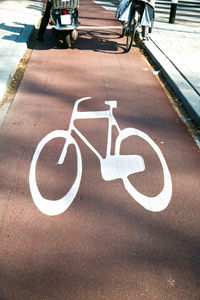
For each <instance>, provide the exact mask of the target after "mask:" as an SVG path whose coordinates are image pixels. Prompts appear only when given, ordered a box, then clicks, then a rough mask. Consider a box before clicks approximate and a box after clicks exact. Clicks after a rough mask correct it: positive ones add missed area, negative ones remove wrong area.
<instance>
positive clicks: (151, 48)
mask: <svg viewBox="0 0 200 300" xmlns="http://www.w3.org/2000/svg"><path fill="white" fill-rule="evenodd" d="M141 47H142V48H143V49H144V50H146V52H147V54H148V55H149V56H150V58H151V59H152V60H153V62H154V63H155V64H156V65H157V66H158V67H159V69H160V70H161V71H162V73H163V75H164V77H165V79H166V80H167V82H168V83H169V85H170V86H171V87H172V89H173V90H174V92H175V93H176V95H177V96H178V97H179V98H180V100H181V102H182V103H183V105H184V106H185V108H186V109H187V111H188V113H189V114H190V116H191V118H192V119H193V120H194V121H195V122H196V123H197V125H199V126H200V97H199V95H198V94H197V93H196V91H195V90H194V89H193V87H192V86H191V85H190V84H189V82H188V81H187V80H186V79H185V78H184V76H183V75H182V74H181V72H180V71H179V70H178V69H177V68H176V67H175V66H174V64H173V63H172V62H171V61H170V60H169V59H168V57H167V56H166V55H165V54H164V53H163V52H162V51H161V49H160V48H159V47H158V46H157V45H156V44H155V43H154V42H153V40H152V38H150V40H149V41H148V42H147V43H144V42H142V41H141Z"/></svg>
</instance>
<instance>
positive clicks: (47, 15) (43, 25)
mask: <svg viewBox="0 0 200 300" xmlns="http://www.w3.org/2000/svg"><path fill="white" fill-rule="evenodd" d="M51 6H52V0H47V4H46V7H45V10H44V12H43V17H42V20H41V23H40V28H39V31H38V35H37V39H38V41H40V42H42V41H43V40H44V39H43V36H44V33H45V30H46V28H47V25H48V23H49V18H50V11H51Z"/></svg>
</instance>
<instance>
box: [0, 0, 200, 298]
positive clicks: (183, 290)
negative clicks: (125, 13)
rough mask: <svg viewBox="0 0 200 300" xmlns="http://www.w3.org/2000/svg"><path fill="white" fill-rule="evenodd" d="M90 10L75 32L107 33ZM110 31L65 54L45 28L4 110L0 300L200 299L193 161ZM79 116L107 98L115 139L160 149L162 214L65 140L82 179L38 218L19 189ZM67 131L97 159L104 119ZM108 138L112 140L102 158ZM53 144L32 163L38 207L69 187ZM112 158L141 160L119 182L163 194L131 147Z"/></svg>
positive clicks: (170, 112) (158, 96)
mask: <svg viewBox="0 0 200 300" xmlns="http://www.w3.org/2000/svg"><path fill="white" fill-rule="evenodd" d="M113 19H114V17H113V15H112V14H111V13H109V12H107V11H105V10H104V9H103V8H101V7H99V6H98V5H96V4H94V3H93V2H91V1H89V0H88V1H83V2H81V6H80V22H81V25H91V26H96V25H99V26H105V25H107V26H117V25H119V24H118V22H116V21H115V20H113ZM119 34H120V31H117V30H114V29H109V30H105V29H98V30H96V29H95V30H90V29H86V30H84V29H83V30H80V31H79V37H78V40H77V41H76V42H75V43H74V46H73V48H72V49H68V50H65V49H62V48H61V47H60V46H58V44H57V42H56V40H55V38H54V36H53V35H52V33H51V32H50V30H47V31H46V34H45V42H44V43H37V44H36V46H35V49H34V50H33V52H32V55H31V58H30V60H29V63H28V66H27V69H26V71H25V74H24V77H23V80H22V82H21V84H20V87H19V90H18V92H17V94H16V96H15V99H14V102H13V103H12V106H11V108H10V110H9V112H8V115H7V117H6V119H5V121H4V123H3V125H2V127H1V130H0V161H1V180H0V199H1V201H0V208H1V209H0V221H1V241H0V248H1V259H0V260H1V262H0V264H1V266H0V269H1V281H0V298H1V299H20V300H21V299H76V300H77V299H81V300H82V299H123V300H124V299H181V300H182V299H199V297H200V287H199V284H200V282H199V278H200V276H199V275H200V274H199V270H200V268H199V267H200V266H199V254H200V250H199V249H200V247H199V246H200V245H199V244H200V243H199V223H200V221H199V208H200V202H199V194H200V185H199V173H200V171H199V170H200V168H199V167H200V161H199V152H198V150H197V147H196V145H195V143H194V142H193V140H192V138H191V136H190V134H189V133H188V132H187V130H186V128H185V126H184V125H183V124H182V122H181V121H180V119H179V118H178V116H177V115H176V113H175V112H174V109H173V107H172V106H171V104H170V103H169V100H168V99H167V96H166V94H165V92H164V91H163V89H162V87H161V85H160V83H159V81H158V79H157V78H156V77H155V76H154V74H153V72H152V70H151V67H150V66H149V65H148V64H147V62H146V61H145V60H144V59H143V57H142V56H141V54H140V51H139V50H138V49H137V48H136V47H132V50H131V52H130V53H128V54H125V53H124V47H125V39H123V38H120V37H119ZM87 96H90V97H92V99H91V100H88V101H85V102H83V103H81V104H80V107H79V109H80V111H99V110H100V111H104V110H106V109H108V106H107V105H105V104H104V102H105V101H106V100H117V105H118V106H117V109H114V110H113V112H114V116H115V118H116V120H117V122H118V125H119V127H120V129H125V128H129V127H133V128H137V129H139V130H141V131H143V132H145V133H146V134H148V136H150V137H151V138H152V139H153V140H154V142H155V143H156V144H157V145H158V146H159V148H160V149H161V151H162V153H163V155H164V157H165V159H166V162H167V165H168V167H169V170H170V173H171V177H172V185H173V194H172V198H171V201H170V203H169V205H168V207H167V208H166V209H165V210H163V211H161V212H157V213H155V212H152V211H149V210H146V209H145V208H144V207H142V206H141V205H140V204H138V203H137V202H136V201H135V200H134V199H133V198H132V197H131V195H130V194H129V193H128V192H127V191H126V190H125V188H124V185H123V182H122V180H121V179H117V180H113V181H104V180H103V179H102V176H101V170H100V162H99V159H98V157H97V156H96V155H95V154H94V152H92V151H91V150H90V149H89V148H88V147H87V144H85V143H84V142H83V141H82V140H81V139H80V138H79V137H77V135H76V134H75V133H73V137H74V138H75V139H76V142H77V143H78V145H79V147H80V151H81V155H82V169H83V172H82V179H81V183H80V187H79V190H78V192H77V195H76V197H75V199H74V201H73V203H72V204H71V206H70V207H69V208H68V210H66V211H65V212H64V213H62V214H60V215H57V216H51V217H50V216H47V215H45V214H43V213H41V212H40V211H39V210H38V208H37V207H36V206H35V204H34V203H33V200H32V197H31V194H30V189H29V170H30V165H31V161H32V157H33V154H34V151H35V149H36V147H37V144H38V143H39V142H40V141H41V140H42V138H43V137H44V136H45V135H46V134H48V133H49V132H51V131H54V130H57V129H61V130H67V129H68V126H69V122H70V118H71V113H72V110H73V106H74V103H75V101H76V100H77V99H79V98H82V97H87ZM75 125H76V126H77V128H78V129H79V130H80V131H81V133H83V134H84V136H85V137H86V138H87V139H88V141H90V143H91V144H92V145H93V146H94V147H95V148H96V149H97V150H98V152H99V153H100V154H101V155H102V157H105V155H106V143H107V125H108V124H107V120H106V119H103V120H101V119H97V120H95V119H91V120H84V119H83V120H77V121H75ZM116 136H117V131H116V129H114V131H113V142H112V147H111V149H112V154H114V142H115V139H116ZM62 143H63V141H62V138H60V139H56V140H55V141H52V142H50V143H48V145H47V147H45V149H44V150H43V151H42V153H41V156H40V158H39V160H38V165H37V183H38V187H39V189H40V192H41V194H42V195H43V196H44V197H45V198H47V199H59V198H61V197H63V195H65V193H66V191H67V190H69V187H70V186H71V185H72V183H73V181H74V179H75V177H76V168H77V161H76V156H75V150H74V148H73V147H72V151H70V154H69V156H67V158H66V159H65V161H64V163H63V165H57V161H58V159H59V154H60V153H61V150H62V145H63V144H62ZM121 152H122V153H123V154H137V155H141V156H142V157H143V158H144V161H145V166H146V170H145V171H144V172H141V173H138V174H135V175H130V180H131V182H132V183H133V184H134V186H135V187H136V188H137V189H138V190H139V191H140V192H142V193H144V194H146V195H148V196H154V195H156V194H158V193H159V192H160V191H161V190H162V187H163V175H162V169H161V165H160V162H159V160H158V158H157V156H156V155H155V152H154V151H153V150H152V148H151V147H150V146H149V145H148V143H146V142H145V141H143V140H142V139H140V138H138V137H134V136H133V137H130V138H128V139H127V140H126V141H124V142H123V143H122V149H121Z"/></svg>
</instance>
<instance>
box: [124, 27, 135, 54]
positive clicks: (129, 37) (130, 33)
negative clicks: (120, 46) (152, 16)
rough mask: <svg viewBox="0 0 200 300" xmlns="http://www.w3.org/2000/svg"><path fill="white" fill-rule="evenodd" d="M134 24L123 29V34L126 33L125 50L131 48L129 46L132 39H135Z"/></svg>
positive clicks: (127, 50)
mask: <svg viewBox="0 0 200 300" xmlns="http://www.w3.org/2000/svg"><path fill="white" fill-rule="evenodd" d="M136 27H137V26H136V24H133V25H131V26H130V27H127V28H126V29H125V35H126V52H129V51H130V49H131V46H132V44H133V40H134V39H135V33H136Z"/></svg>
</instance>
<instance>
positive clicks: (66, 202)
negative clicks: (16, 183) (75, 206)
mask: <svg viewBox="0 0 200 300" xmlns="http://www.w3.org/2000/svg"><path fill="white" fill-rule="evenodd" d="M56 138H64V139H65V140H66V142H65V145H64V149H66V145H67V146H69V145H71V144H72V145H74V146H75V149H76V156H77V173H76V178H75V181H74V183H73V184H72V186H71V188H70V189H69V191H67V192H66V194H65V195H64V196H63V197H62V198H60V199H58V200H48V199H46V198H44V197H43V196H42V195H41V193H40V191H39V189H38V185H37V180H36V167H37V162H38V159H39V157H40V154H41V151H42V150H43V148H44V147H45V145H47V143H48V142H50V141H52V140H53V139H56ZM81 176H82V158H81V152H80V149H79V146H78V144H77V143H76V141H75V139H74V138H73V137H72V136H71V135H68V134H67V132H66V131H64V130H55V131H52V132H51V133H49V134H47V135H46V136H45V137H44V138H43V139H42V140H41V141H40V143H39V144H38V146H37V148H36V150H35V153H34V155H33V159H32V162H31V166H30V173H29V185H30V191H31V195H32V198H33V201H34V203H35V205H36V206H37V207H38V209H39V210H40V211H41V212H43V213H44V214H46V215H49V216H54V215H59V214H61V213H63V212H64V211H65V210H66V209H67V208H68V207H69V206H70V204H71V203H72V201H73V200H74V198H75V196H76V194H77V191H78V189H79V186H80V181H81Z"/></svg>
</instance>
